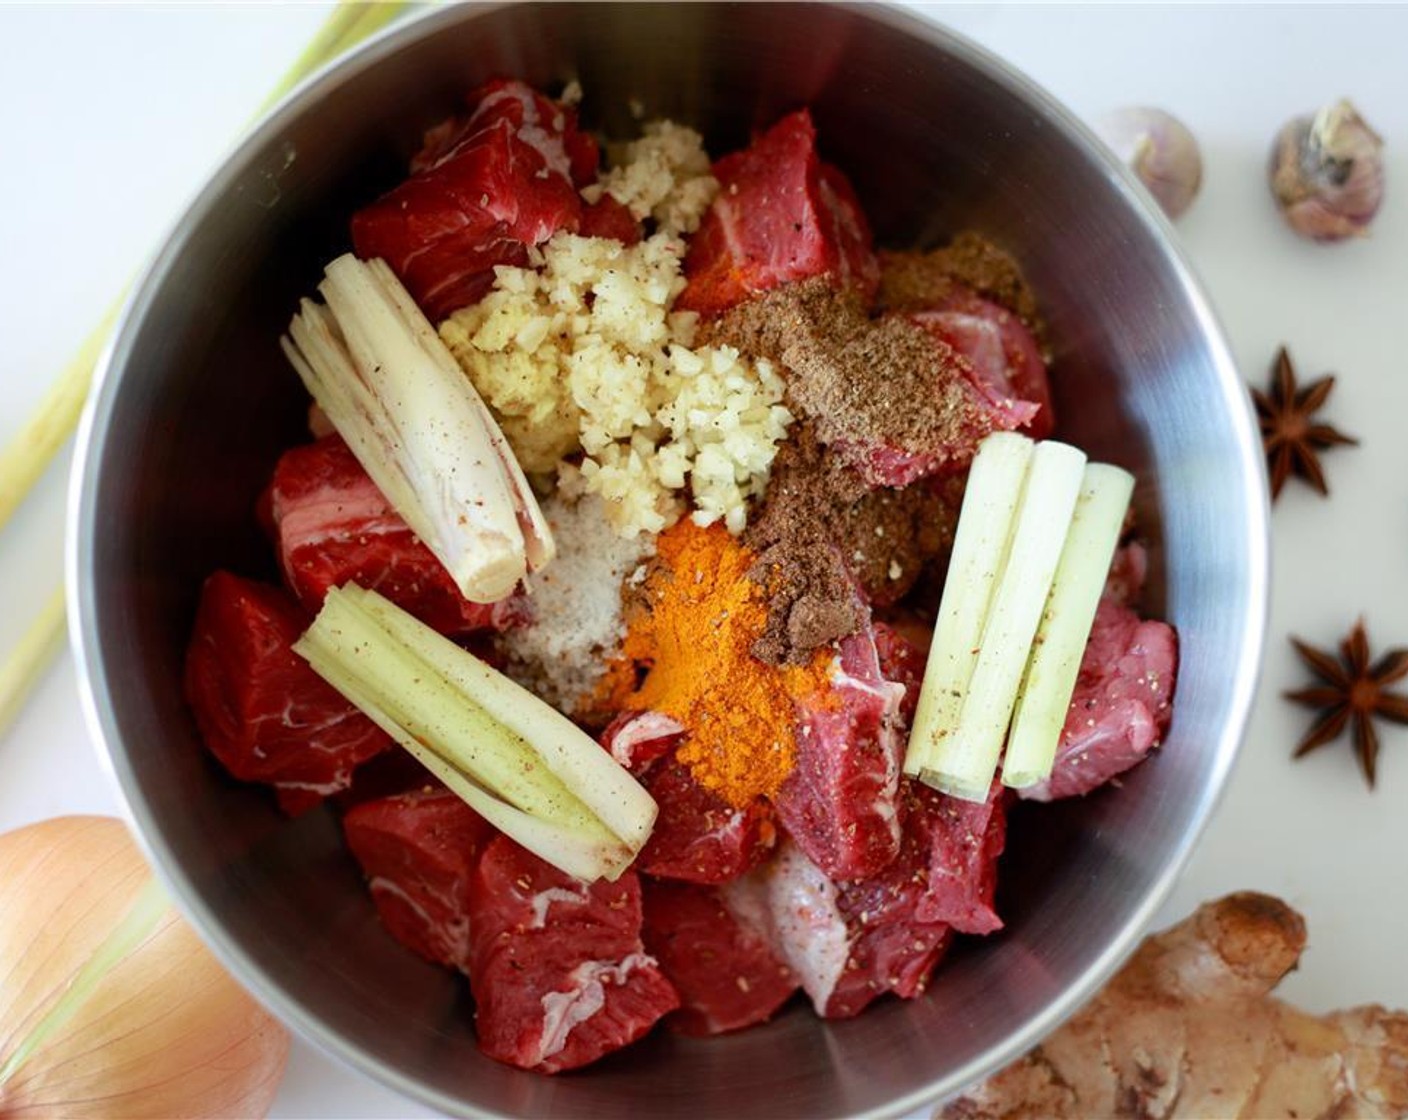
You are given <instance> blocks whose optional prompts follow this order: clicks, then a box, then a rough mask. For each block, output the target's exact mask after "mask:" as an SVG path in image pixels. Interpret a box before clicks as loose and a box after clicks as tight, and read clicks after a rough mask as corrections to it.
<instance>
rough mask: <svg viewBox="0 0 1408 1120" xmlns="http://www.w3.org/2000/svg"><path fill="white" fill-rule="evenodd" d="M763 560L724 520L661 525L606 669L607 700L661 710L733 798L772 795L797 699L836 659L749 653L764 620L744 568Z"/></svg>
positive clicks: (790, 757)
mask: <svg viewBox="0 0 1408 1120" xmlns="http://www.w3.org/2000/svg"><path fill="white" fill-rule="evenodd" d="M756 560H757V558H756V556H755V555H754V554H753V552H752V551H751V550H750V549H747V548H745V547H744V546H743V545H741V544H740V543H738V541H737V540H735V539H734V538H733V537H732V536H730V534H729V533H728V531H727V530H725V529H724V528H723V527H722V526H720V525H712V526H710V527H709V528H707V529H702V528H700V527H699V526H697V525H695V524H694V523H693V522H692V521H690V520H689V519H685V520H683V521H681V522H679V523H678V524H677V525H675V526H674V527H673V528H671V529H669V530H667V531H666V532H664V533H663V534H661V536H660V538H659V540H658V541H657V542H656V556H655V561H654V563H653V564H652V566H651V571H650V574H649V575H648V576H647V578H646V582H645V586H644V587H643V588H642V591H641V595H640V596H639V598H638V599H637V601H636V603H635V605H634V608H633V609H632V610H631V612H630V617H629V619H628V623H627V630H626V640H625V643H624V645H623V646H622V651H621V657H620V659H618V661H617V663H616V666H615V667H614V671H613V672H612V674H611V676H610V677H609V681H610V682H611V687H614V689H615V690H616V694H615V695H613V696H611V697H610V700H609V703H610V704H611V706H612V707H614V708H616V709H618V710H627V711H630V710H635V711H641V710H645V709H649V710H652V711H657V712H664V713H666V714H667V715H670V716H673V717H674V718H675V719H677V720H679V721H680V723H682V724H683V725H684V726H685V727H686V728H687V729H688V730H689V737H688V739H686V740H685V743H684V744H683V745H682V746H681V747H680V749H679V752H678V755H677V756H676V757H677V758H678V759H679V760H680V761H681V762H682V763H684V764H685V765H686V766H687V767H689V769H690V771H691V773H692V774H693V775H694V777H695V778H696V779H698V780H699V782H700V783H701V784H702V785H704V786H707V787H708V788H709V789H711V790H713V791H715V792H716V793H718V794H719V795H720V796H721V797H722V798H723V799H724V800H725V801H727V802H728V803H729V804H730V805H733V806H734V807H736V808H744V807H746V806H747V805H749V804H751V803H752V802H753V801H754V800H756V799H757V798H758V797H771V796H774V795H775V794H776V793H777V791H778V789H779V788H780V787H781V785H782V783H783V781H784V780H785V779H786V777H787V775H788V774H790V773H791V772H792V767H793V765H794V763H795V760H796V751H797V743H796V734H795V715H794V704H795V700H796V699H797V698H798V697H801V696H805V695H810V694H812V693H815V692H817V691H819V690H821V689H822V688H824V687H825V683H826V675H827V671H828V666H829V664H830V662H831V660H832V658H831V656H830V655H829V654H819V655H818V656H817V657H816V658H814V659H813V661H812V663H811V664H810V665H808V666H807V667H805V668H788V669H778V668H775V667H773V666H770V665H765V664H763V663H761V662H759V661H758V660H757V659H756V658H754V657H753V655H752V652H751V651H752V647H753V644H754V643H755V642H756V641H757V640H758V638H759V636H760V635H761V634H762V633H763V629H764V627H765V625H766V623H767V601H766V597H765V595H764V592H763V589H762V588H761V587H760V586H759V585H758V584H757V583H755V582H754V581H753V580H752V579H750V578H749V572H750V571H751V570H752V569H753V568H754V566H755V564H756ZM642 671H643V672H644V677H643V679H641V680H639V682H637V680H636V678H637V677H638V676H639V674H640V673H641V672H642Z"/></svg>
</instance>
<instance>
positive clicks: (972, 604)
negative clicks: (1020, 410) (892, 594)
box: [904, 432, 1033, 775]
mask: <svg viewBox="0 0 1408 1120" xmlns="http://www.w3.org/2000/svg"><path fill="white" fill-rule="evenodd" d="M1032 446H1033V445H1032V441H1031V440H1029V439H1028V438H1027V437H1026V436H1023V435H1018V434H1016V433H1015V432H998V433H997V434H995V435H991V436H988V438H987V439H985V440H984V441H983V443H982V446H980V447H979V448H978V454H977V456H976V457H975V458H974V459H973V467H972V469H971V471H970V472H969V474H968V485H967V488H966V489H965V490H964V493H963V508H962V510H961V511H960V512H959V517H958V530H957V532H956V533H955V535H954V542H953V556H952V559H950V561H949V567H948V578H947V580H946V581H945V583H944V593H943V598H942V600H941V601H940V603H939V616H938V619H937V620H936V621H935V624H934V637H933V642H932V644H931V645H930V650H929V664H928V667H927V668H926V669H925V670H924V683H923V686H922V688H921V689H920V691H919V706H918V708H917V709H916V710H915V713H914V724H913V728H914V729H913V731H912V732H911V733H910V736H909V747H908V750H907V751H906V752H905V759H904V770H905V773H906V774H912V775H913V774H918V773H920V772H921V771H922V770H924V769H926V768H928V769H933V766H934V763H933V761H932V760H933V759H934V758H935V756H936V752H937V750H938V748H939V746H940V744H941V743H942V742H943V741H944V740H945V739H946V738H947V737H948V736H949V735H951V734H952V733H953V732H954V730H955V729H956V728H957V726H958V714H959V711H960V709H961V707H962V704H963V694H964V693H965V692H966V691H967V688H968V681H969V680H970V679H971V677H972V676H973V666H974V665H975V664H976V663H977V660H978V642H979V640H980V639H981V637H982V633H983V623H984V622H986V621H987V617H988V608H989V607H990V605H991V603H992V597H993V589H994V588H995V587H996V586H997V581H998V579H999V577H1000V576H1001V575H1002V568H1003V565H1004V564H1005V563H1006V561H1007V551H1008V546H1009V544H1010V542H1011V539H1012V527H1013V524H1014V523H1015V521H1016V514H1017V505H1018V502H1019V501H1020V499H1021V496H1022V482H1023V480H1024V479H1025V478H1026V474H1027V465H1028V464H1029V463H1030V461H1031V457H1032Z"/></svg>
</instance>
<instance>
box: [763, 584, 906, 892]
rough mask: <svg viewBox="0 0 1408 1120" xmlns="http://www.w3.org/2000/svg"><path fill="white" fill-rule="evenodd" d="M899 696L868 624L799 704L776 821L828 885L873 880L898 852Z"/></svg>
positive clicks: (900, 689) (901, 689) (898, 687)
mask: <svg viewBox="0 0 1408 1120" xmlns="http://www.w3.org/2000/svg"><path fill="white" fill-rule="evenodd" d="M862 609H863V610H867V609H866V608H864V606H863V604H862ZM867 613H868V610H867ZM862 617H864V615H863V616H862ZM904 692H905V689H904V685H902V684H897V683H895V682H893V681H889V680H886V679H885V677H884V676H883V675H882V674H881V672H880V665H879V660H878V655H877V652H876V648H875V636H874V632H873V631H872V629H871V628H870V626H869V625H868V624H867V625H865V626H862V627H861V629H860V630H858V631H857V632H856V633H854V634H851V635H850V636H849V637H846V638H843V639H842V640H841V643H840V652H839V654H838V655H837V664H836V668H835V670H834V671H833V672H832V673H831V675H830V679H829V681H828V684H827V687H826V688H825V689H824V690H822V691H821V692H819V693H817V694H815V695H812V696H809V697H804V698H803V699H801V700H800V701H799V702H798V704H797V717H798V732H797V763H796V766H795V768H794V769H793V771H792V773H791V774H789V775H788V777H787V780H786V781H785V782H784V783H783V785H782V789H781V790H780V791H779V794H778V798H777V811H778V817H779V819H780V820H781V821H782V823H783V825H784V826H785V827H786V829H787V831H788V832H789V833H790V834H791V835H792V838H793V839H794V840H795V841H796V842H797V845H798V847H800V848H801V849H802V851H804V852H805V853H806V854H807V855H808V856H809V857H810V858H811V859H812V860H813V861H814V862H815V863H816V864H817V865H818V866H820V867H821V868H822V870H823V871H824V872H825V873H826V874H827V875H828V876H830V877H831V878H833V879H863V878H865V877H866V876H868V875H874V874H875V873H876V872H878V871H880V870H881V869H882V868H884V867H885V866H886V865H887V864H888V863H889V862H890V861H891V860H893V859H894V857H895V853H896V852H897V851H898V850H899V842H900V823H899V814H898V812H897V808H896V793H897V790H898V788H899V772H900V752H901V751H902V750H903V748H904V744H903V743H902V742H901V741H900V740H901V735H900V718H901V717H900V706H901V704H902V702H903V698H904Z"/></svg>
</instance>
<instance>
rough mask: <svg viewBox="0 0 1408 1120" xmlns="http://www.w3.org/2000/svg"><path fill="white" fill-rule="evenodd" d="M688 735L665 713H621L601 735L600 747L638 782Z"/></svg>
mask: <svg viewBox="0 0 1408 1120" xmlns="http://www.w3.org/2000/svg"><path fill="white" fill-rule="evenodd" d="M686 734H687V732H686V731H685V729H684V727H683V726H682V725H681V724H680V722H679V721H678V720H677V719H675V718H674V717H673V716H667V715H665V714H664V713H663V712H620V713H618V714H617V716H616V718H615V719H613V720H612V721H611V722H610V723H609V724H607V726H606V730H605V731H603V732H602V733H601V745H602V746H603V747H605V748H606V749H607V751H609V752H610V754H611V757H612V758H614V759H615V760H616V761H617V762H619V763H620V764H621V765H622V766H624V767H625V768H626V769H627V770H629V771H630V772H631V773H632V774H634V775H635V776H636V777H637V778H639V777H642V776H643V775H644V774H645V773H646V772H647V771H648V770H649V769H650V767H651V766H652V765H653V764H654V763H655V762H657V761H659V760H660V759H661V758H663V757H664V756H665V755H667V754H669V753H670V752H671V751H673V750H674V749H675V747H677V746H679V744H680V742H681V741H682V740H683V739H684V737H685V735H686Z"/></svg>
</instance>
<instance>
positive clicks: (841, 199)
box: [677, 109, 880, 315]
mask: <svg viewBox="0 0 1408 1120" xmlns="http://www.w3.org/2000/svg"><path fill="white" fill-rule="evenodd" d="M714 176H715V177H716V178H717V179H718V180H719V193H718V195H717V197H716V198H715V199H714V203H713V205H712V206H710V208H709V210H708V212H707V213H706V214H705V215H704V220H703V222H702V223H701V224H700V227H699V230H698V232H697V233H696V234H695V235H694V237H693V238H692V239H691V241H690V246H689V255H688V256H687V257H686V258H685V265H684V268H685V276H686V277H687V278H688V281H689V283H688V286H687V287H686V288H685V290H684V291H683V293H681V295H680V298H679V300H678V302H677V306H678V307H680V308H681V309H684V310H691V311H698V312H700V313H701V314H704V315H718V314H720V313H722V312H724V311H726V310H728V309H729V308H730V307H732V306H734V305H735V304H738V303H741V302H743V301H744V300H747V299H749V298H751V297H752V296H755V295H757V294H759V293H761V292H765V291H767V290H768V289H770V288H775V287H777V286H778V285H780V284H786V283H789V282H791V281H796V280H805V279H807V278H808V277H812V276H828V277H830V278H831V279H832V281H833V282H834V283H835V284H836V285H837V286H838V287H847V286H853V287H855V288H857V289H858V290H860V291H861V292H862V293H863V294H864V296H865V297H866V298H867V299H869V297H870V296H872V295H873V294H874V292H875V288H876V286H877V285H878V284H879V282H880V270H879V265H878V263H877V262H876V259H875V256H874V254H873V253H872V252H871V244H870V229H869V227H868V226H867V224H866V220H865V214H864V213H863V212H862V210H861V208H860V203H859V202H858V201H857V199H856V196H855V192H854V191H853V190H852V189H851V185H850V183H849V182H847V180H846V177H845V176H844V175H843V174H842V173H841V172H840V171H839V170H837V169H836V168H834V167H831V166H828V165H826V164H824V163H822V162H821V159H820V157H819V156H818V155H817V151H816V129H815V127H813V125H812V119H811V114H810V113H808V112H807V110H805V109H803V110H801V111H799V112H796V113H792V114H791V115H789V116H786V117H783V118H782V120H780V121H778V122H777V123H776V124H775V125H773V126H772V128H770V129H768V131H767V132H765V133H763V134H762V135H761V136H759V137H758V138H757V139H756V140H754V141H753V143H752V144H751V145H750V146H749V147H748V148H745V149H744V150H743V151H741V152H734V153H733V154H732V155H728V156H725V157H724V158H723V159H721V160H719V161H718V162H717V163H715V164H714Z"/></svg>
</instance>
